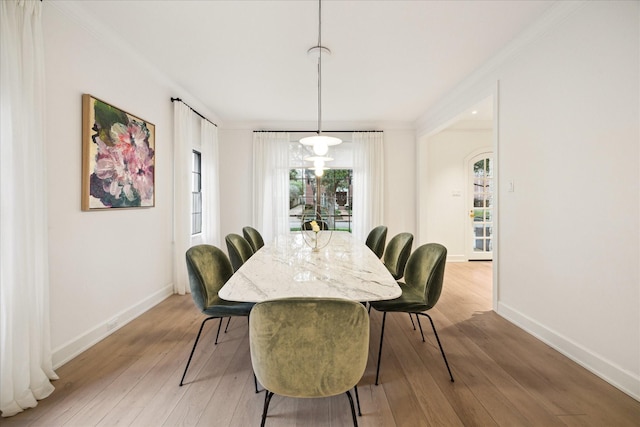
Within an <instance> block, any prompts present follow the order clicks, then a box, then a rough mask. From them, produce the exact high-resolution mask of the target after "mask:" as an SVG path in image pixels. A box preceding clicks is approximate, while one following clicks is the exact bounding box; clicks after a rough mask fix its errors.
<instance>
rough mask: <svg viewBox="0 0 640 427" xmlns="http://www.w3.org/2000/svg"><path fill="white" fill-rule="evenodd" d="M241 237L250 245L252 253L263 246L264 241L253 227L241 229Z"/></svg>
mask: <svg viewBox="0 0 640 427" xmlns="http://www.w3.org/2000/svg"><path fill="white" fill-rule="evenodd" d="M242 235H243V236H244V238H245V239H247V242H249V244H250V245H251V249H253V253H256V252H258V249H260V248H261V247H263V246H264V239H263V238H262V235H261V234H260V232H259V231H258V230H256V229H255V228H253V227H249V226H246V227H244V228H243V229H242Z"/></svg>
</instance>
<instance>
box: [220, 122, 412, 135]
mask: <svg viewBox="0 0 640 427" xmlns="http://www.w3.org/2000/svg"><path fill="white" fill-rule="evenodd" d="M317 127H318V122H317V121H228V122H225V123H224V126H220V129H224V130H250V131H254V130H282V129H287V130H291V131H296V130H300V131H308V130H312V129H317ZM322 129H323V130H322V131H323V132H326V133H332V129H335V130H354V131H357V130H362V131H371V130H383V131H391V130H409V131H415V124H414V123H413V122H392V121H387V122H382V121H381V122H377V121H362V122H347V121H331V122H322Z"/></svg>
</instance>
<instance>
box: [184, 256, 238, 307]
mask: <svg viewBox="0 0 640 427" xmlns="http://www.w3.org/2000/svg"><path fill="white" fill-rule="evenodd" d="M186 258H187V272H188V273H189V287H190V288H191V297H192V298H193V302H194V303H195V304H196V307H198V308H199V309H200V310H201V311H202V310H204V309H205V308H207V307H209V306H211V305H212V304H213V302H214V301H215V300H216V298H217V296H218V291H219V290H220V288H222V285H224V284H225V283H226V282H227V280H229V278H230V277H231V276H232V275H233V269H232V267H231V262H229V258H227V255H226V254H225V253H224V252H223V251H222V250H220V249H219V248H217V247H215V246H211V245H197V246H193V247H191V248H189V249H188V250H187V253H186Z"/></svg>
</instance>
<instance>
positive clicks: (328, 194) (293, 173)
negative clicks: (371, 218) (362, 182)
mask: <svg viewBox="0 0 640 427" xmlns="http://www.w3.org/2000/svg"><path fill="white" fill-rule="evenodd" d="M352 174H353V172H352V170H351V169H329V170H326V171H324V174H323V176H322V177H316V176H315V173H314V171H313V170H312V169H306V168H297V169H291V170H290V171H289V228H290V230H291V231H296V230H300V227H301V224H302V221H303V219H304V220H312V219H316V220H321V221H324V222H326V223H327V225H328V227H329V229H330V230H341V231H349V232H351V225H352V224H351V204H352V186H351V178H352Z"/></svg>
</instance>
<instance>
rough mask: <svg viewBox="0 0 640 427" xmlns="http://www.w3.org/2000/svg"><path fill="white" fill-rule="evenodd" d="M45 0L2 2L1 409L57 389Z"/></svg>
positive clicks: (10, 411) (6, 412) (16, 408)
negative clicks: (49, 249) (52, 316)
mask: <svg viewBox="0 0 640 427" xmlns="http://www.w3.org/2000/svg"><path fill="white" fill-rule="evenodd" d="M41 13H42V3H41V2H39V1H37V2H36V1H0V70H1V71H0V171H1V173H0V189H1V190H0V314H1V319H0V411H2V416H3V417H9V416H12V415H15V414H17V413H18V412H21V411H22V410H23V409H25V408H31V407H34V406H36V405H37V400H40V399H44V398H45V397H47V396H49V395H50V394H51V393H52V392H53V389H54V387H53V385H52V384H51V382H50V381H49V380H50V379H57V378H58V377H57V376H56V374H55V372H54V371H53V367H52V359H51V339H50V324H49V266H48V252H47V232H48V230H47V206H46V200H47V194H46V188H47V184H46V183H47V174H46V150H45V147H46V144H45V141H44V92H45V91H44V52H43V42H42V23H41Z"/></svg>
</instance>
